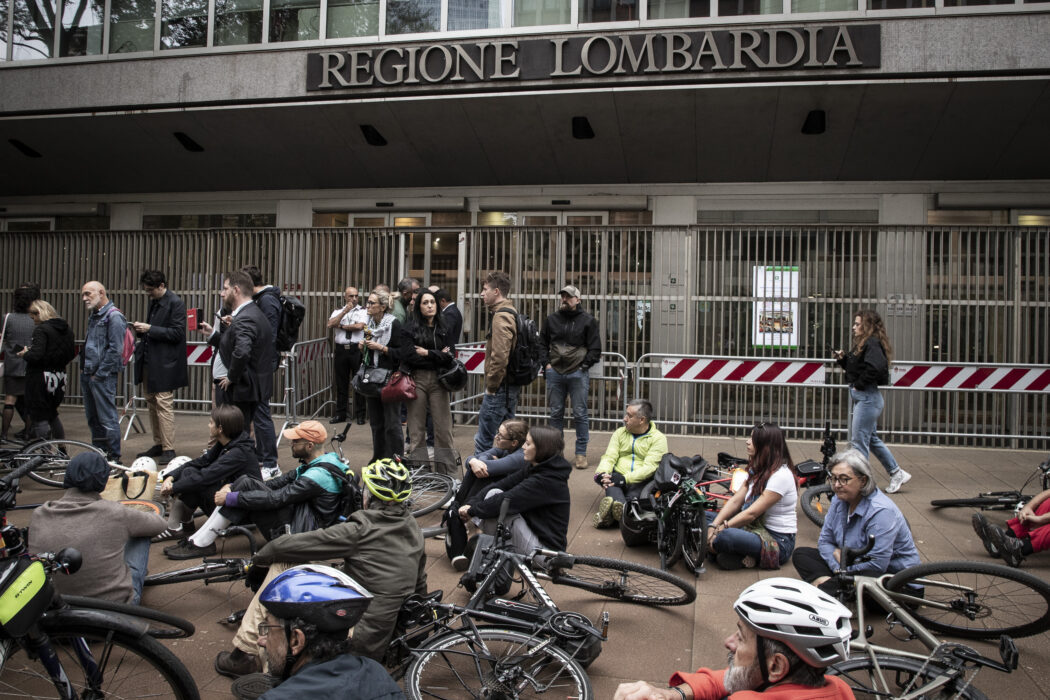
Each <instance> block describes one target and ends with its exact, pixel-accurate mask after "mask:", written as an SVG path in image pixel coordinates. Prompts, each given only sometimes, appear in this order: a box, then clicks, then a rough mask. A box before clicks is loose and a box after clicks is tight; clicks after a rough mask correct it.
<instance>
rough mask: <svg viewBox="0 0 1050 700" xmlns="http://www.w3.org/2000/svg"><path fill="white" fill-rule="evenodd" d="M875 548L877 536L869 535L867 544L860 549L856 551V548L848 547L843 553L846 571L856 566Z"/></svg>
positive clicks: (843, 563) (843, 566)
mask: <svg viewBox="0 0 1050 700" xmlns="http://www.w3.org/2000/svg"><path fill="white" fill-rule="evenodd" d="M874 546H875V535H868V541H867V543H866V544H865V545H864V546H863V547H861V548H860V549H856V548H854V547H846V549H845V550H843V552H842V568H843V569H846V568H849V567H850V566H853V565H854V564H856V563H857V562H858V561H860V560H861V558H862V557H863V556H864V555H865V554H867V553H868V552H870V551H871V549H872V547H874Z"/></svg>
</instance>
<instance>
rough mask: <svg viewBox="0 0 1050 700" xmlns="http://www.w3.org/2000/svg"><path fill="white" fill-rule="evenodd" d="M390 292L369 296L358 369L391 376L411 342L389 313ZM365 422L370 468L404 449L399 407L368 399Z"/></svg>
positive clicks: (375, 397)
mask: <svg viewBox="0 0 1050 700" xmlns="http://www.w3.org/2000/svg"><path fill="white" fill-rule="evenodd" d="M390 305H391V299H390V292H387V291H383V290H372V292H371V293H370V294H369V295H368V303H367V304H366V305H365V311H367V312H368V324H367V325H366V326H365V339H364V340H363V341H361V346H360V347H361V365H362V366H363V367H366V368H367V367H382V368H383V369H388V370H390V371H391V372H393V371H394V370H396V369H397V368H398V367H400V366H401V363H402V362H404V361H405V359H407V357H408V354H409V353H411V352H412V350H413V346H412V341H411V339H410V338H408V337H407V336H406V335H405V331H404V329H403V328H402V326H401V322H400V321H398V320H397V319H396V318H395V317H394V314H392V313H390ZM367 401H368V418H369V422H370V423H371V426H372V458H371V459H370V460H368V462H369V464H371V463H372V462H375V461H376V460H379V459H390V458H392V457H393V456H394V455H395V454H401V453H402V452H403V451H404V449H405V437H404V434H403V433H402V432H401V403H400V402H394V403H383V402H382V401H381V400H380V398H379V396H378V395H376V396H368V397H367Z"/></svg>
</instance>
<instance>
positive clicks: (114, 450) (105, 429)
mask: <svg viewBox="0 0 1050 700" xmlns="http://www.w3.org/2000/svg"><path fill="white" fill-rule="evenodd" d="M117 376H119V375H116V374H114V375H111V376H109V377H106V378H105V379H96V378H95V377H94V376H85V377H83V380H82V381H81V384H82V385H83V394H84V415H85V416H86V417H87V423H88V427H89V428H91V444H92V445H94V446H95V447H97V448H99V449H100V450H102V451H104V452H106V453H107V454H112V455H114V456H117V457H119V456H120V417H119V416H118V415H117V406H116V400H117Z"/></svg>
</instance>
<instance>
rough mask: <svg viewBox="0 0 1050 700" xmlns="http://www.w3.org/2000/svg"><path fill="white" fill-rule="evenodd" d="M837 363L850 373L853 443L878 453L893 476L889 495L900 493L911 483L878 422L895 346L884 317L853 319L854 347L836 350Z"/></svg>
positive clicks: (868, 313)
mask: <svg viewBox="0 0 1050 700" xmlns="http://www.w3.org/2000/svg"><path fill="white" fill-rule="evenodd" d="M834 357H835V361H836V362H838V363H839V366H840V367H842V369H844V370H846V383H847V384H849V394H850V398H852V399H853V425H852V427H851V431H850V434H851V435H852V436H853V437H852V440H851V442H852V444H853V447H855V448H856V449H857V450H859V451H860V453H861V454H862V455H864V456H865V457H867V456H868V455H869V454H874V455H875V456H876V457H877V458H878V460H879V461H880V462H881V463H882V468H883V469H885V470H886V473H887V474H889V476H890V484H889V486H887V487H886V493H897V492H898V491H900V490H901V486H903V485H904V484H906V483H908V482H909V481H910V480H911V474H909V473H908V472H906V471H904V470H903V469H901V467H900V465H899V464H897V460H895V459H894V458H893V453H892V452H890V448H888V447H886V443H884V442H883V441H882V438H880V437H879V436H878V433H877V432H876V423H878V420H879V416H880V415H882V408H883V405H884V402H883V399H882V394H881V393H880V392H879V385H880V384H881V385H887V384H889V383H890V364H891V363H892V362H893V346H892V345H891V344H890V338H889V335H887V333H886V326H885V324H883V322H882V318H881V317H880V316H879V315H878V314H877V313H876V312H875V311H873V310H871V309H861V310H860V311H858V312H857V313H856V315H855V316H854V318H853V347H851V348H850V351H849V352H848V353H844V352H843V351H842V350H836V351H835V353H834Z"/></svg>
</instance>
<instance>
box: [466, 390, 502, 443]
mask: <svg viewBox="0 0 1050 700" xmlns="http://www.w3.org/2000/svg"><path fill="white" fill-rule="evenodd" d="M506 389H507V387H500V388H499V389H497V390H496V393H495V394H489V393H486V394H485V395H484V396H483V397H482V399H481V410H480V411H478V431H477V432H476V433H475V434H474V454H481V453H482V452H485V451H486V450H490V449H492V439H493V438H494V437H496V431H498V430H499V426H500V423H502V422H503V416H504V414H505V412H506V409H507V391H506Z"/></svg>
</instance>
